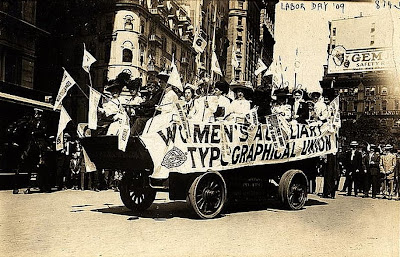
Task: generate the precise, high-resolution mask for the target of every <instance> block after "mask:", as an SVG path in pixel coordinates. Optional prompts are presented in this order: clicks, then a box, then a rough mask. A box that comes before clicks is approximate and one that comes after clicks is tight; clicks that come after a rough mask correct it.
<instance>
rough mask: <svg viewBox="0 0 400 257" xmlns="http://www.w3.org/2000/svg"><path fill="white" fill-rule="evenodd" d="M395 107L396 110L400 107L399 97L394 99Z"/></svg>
mask: <svg viewBox="0 0 400 257" xmlns="http://www.w3.org/2000/svg"><path fill="white" fill-rule="evenodd" d="M394 109H395V110H399V109H400V101H399V100H398V99H396V100H394Z"/></svg>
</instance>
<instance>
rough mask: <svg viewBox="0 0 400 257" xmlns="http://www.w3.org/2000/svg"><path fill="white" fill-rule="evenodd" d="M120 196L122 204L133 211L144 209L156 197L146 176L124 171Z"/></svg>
mask: <svg viewBox="0 0 400 257" xmlns="http://www.w3.org/2000/svg"><path fill="white" fill-rule="evenodd" d="M120 197H121V200H122V202H123V203H124V205H125V206H126V207H127V208H129V209H131V210H133V211H144V210H146V209H147V208H149V207H150V205H151V204H152V203H153V201H154V199H155V198H156V191H155V190H154V189H153V188H151V187H150V185H149V182H148V177H147V176H144V175H143V174H142V173H126V174H125V175H124V177H123V178H122V180H121V184H120Z"/></svg>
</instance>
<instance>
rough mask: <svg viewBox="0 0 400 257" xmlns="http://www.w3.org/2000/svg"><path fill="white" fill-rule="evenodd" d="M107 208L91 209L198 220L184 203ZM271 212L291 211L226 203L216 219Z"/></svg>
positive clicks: (276, 203) (272, 203)
mask: <svg viewBox="0 0 400 257" xmlns="http://www.w3.org/2000/svg"><path fill="white" fill-rule="evenodd" d="M326 204H328V203H326V202H322V201H319V200H315V199H309V200H308V201H307V202H306V204H305V208H303V209H302V210H304V209H306V207H307V206H314V205H326ZM104 205H106V206H107V207H105V208H100V209H93V210H91V211H93V212H100V213H104V214H116V215H125V216H130V217H131V216H137V217H140V218H150V219H154V220H159V221H163V220H166V219H170V218H185V219H199V218H198V217H197V215H196V214H195V213H194V211H193V210H192V209H191V207H190V206H189V205H188V204H187V203H186V202H180V201H176V202H168V203H153V204H152V205H151V206H150V208H149V209H147V210H145V211H132V210H129V209H128V208H126V207H125V206H112V204H104ZM263 210H266V211H271V212H290V211H292V210H287V209H284V208H283V206H282V204H281V203H280V202H279V201H276V200H273V201H267V202H263V203H245V202H238V203H227V205H226V208H225V210H224V211H223V214H222V215H220V216H219V217H217V218H222V217H224V216H225V215H229V214H233V213H242V212H251V211H263Z"/></svg>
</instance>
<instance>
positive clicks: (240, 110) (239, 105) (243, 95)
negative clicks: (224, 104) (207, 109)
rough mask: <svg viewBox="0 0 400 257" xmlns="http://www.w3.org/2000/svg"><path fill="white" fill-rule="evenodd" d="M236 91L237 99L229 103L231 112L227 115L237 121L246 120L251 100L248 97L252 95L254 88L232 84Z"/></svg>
mask: <svg viewBox="0 0 400 257" xmlns="http://www.w3.org/2000/svg"><path fill="white" fill-rule="evenodd" d="M231 88H232V90H233V92H234V93H235V100H233V101H232V103H231V104H230V105H229V111H228V112H229V113H228V116H227V117H226V118H227V119H228V120H229V119H232V118H233V119H234V120H235V121H244V118H245V115H246V114H247V113H249V112H250V101H249V100H247V98H249V97H250V95H251V93H252V92H253V91H252V88H250V87H247V86H245V85H234V86H231Z"/></svg>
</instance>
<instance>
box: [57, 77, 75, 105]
mask: <svg viewBox="0 0 400 257" xmlns="http://www.w3.org/2000/svg"><path fill="white" fill-rule="evenodd" d="M75 84H76V82H75V80H74V79H73V78H72V77H71V75H69V73H68V72H67V71H66V70H64V75H63V78H62V80H61V85H60V89H59V90H58V94H57V97H56V101H55V103H54V110H56V109H57V108H58V106H59V105H60V104H61V102H62V100H63V99H64V97H65V96H66V95H67V92H68V90H69V89H70V88H71V87H72V86H73V85H75Z"/></svg>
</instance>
